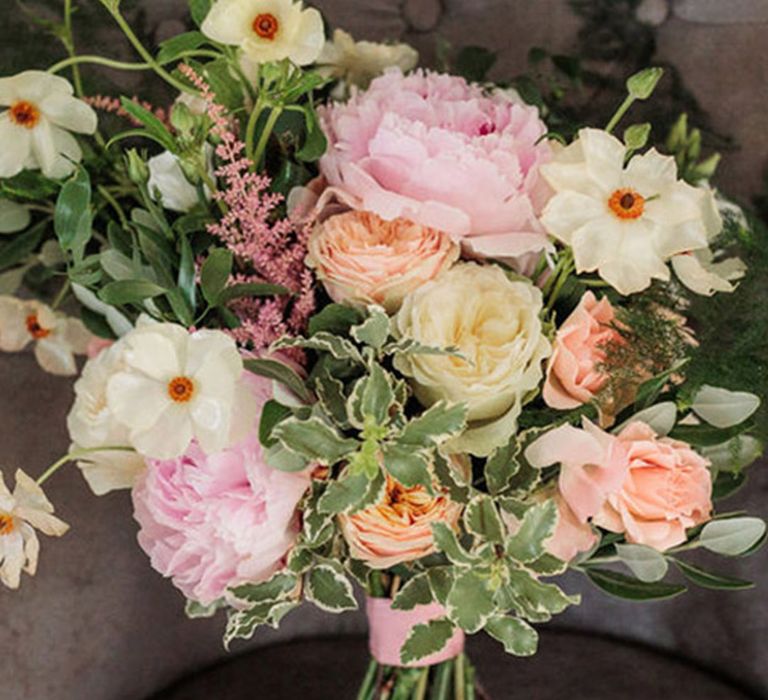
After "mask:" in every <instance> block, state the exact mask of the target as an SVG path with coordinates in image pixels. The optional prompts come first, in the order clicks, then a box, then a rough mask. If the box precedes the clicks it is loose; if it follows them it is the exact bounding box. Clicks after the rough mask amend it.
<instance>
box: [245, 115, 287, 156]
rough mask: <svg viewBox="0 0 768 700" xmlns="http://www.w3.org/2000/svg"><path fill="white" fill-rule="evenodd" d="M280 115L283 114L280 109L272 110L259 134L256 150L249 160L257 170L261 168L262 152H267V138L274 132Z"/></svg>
mask: <svg viewBox="0 0 768 700" xmlns="http://www.w3.org/2000/svg"><path fill="white" fill-rule="evenodd" d="M282 113H283V108H282V107H277V106H276V107H273V108H272V111H271V112H270V113H269V118H268V119H267V123H266V124H265V125H264V130H263V131H262V132H261V138H259V143H258V144H257V145H256V150H255V151H254V152H253V155H252V156H250V158H251V160H252V161H253V165H254V167H255V168H256V169H257V170H258V169H259V167H260V166H261V160H262V158H263V157H264V152H265V151H266V150H267V144H268V143H269V137H270V136H271V135H272V132H273V131H274V130H275V124H277V120H278V119H279V118H280V115H281V114H282Z"/></svg>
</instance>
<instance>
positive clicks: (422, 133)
mask: <svg viewBox="0 0 768 700" xmlns="http://www.w3.org/2000/svg"><path fill="white" fill-rule="evenodd" d="M320 114H321V120H322V124H323V128H324V131H325V134H326V136H327V137H328V141H329V147H328V151H327V152H326V154H325V155H324V156H323V158H322V159H321V161H320V170H321V172H322V174H323V175H324V176H325V178H326V180H327V182H328V184H329V185H330V187H331V188H332V189H333V190H334V192H335V193H336V195H337V197H338V199H340V200H342V201H344V203H345V204H347V205H349V206H352V207H353V208H356V209H363V210H367V211H372V212H375V213H376V214H378V215H379V216H381V217H382V218H383V219H387V220H392V219H397V218H403V219H409V220H411V221H414V222H416V223H418V224H421V225H422V226H427V227H431V228H436V229H439V230H441V231H445V232H446V233H448V234H449V235H450V236H451V237H452V238H454V240H457V241H458V240H461V242H462V244H463V245H464V246H465V248H466V249H467V250H468V251H469V252H471V253H474V254H476V255H479V256H484V257H493V258H512V257H517V256H519V255H523V254H525V253H530V252H532V251H541V250H544V249H545V248H547V247H548V245H549V244H548V243H547V238H546V236H545V235H544V232H543V228H542V227H541V225H540V224H539V221H538V214H539V213H540V211H541V209H542V207H543V204H544V203H545V200H546V199H547V197H548V195H549V190H548V188H547V185H546V184H545V183H544V181H543V179H542V178H541V176H540V174H539V166H540V165H541V164H542V163H545V162H547V161H548V160H549V159H550V157H551V149H550V146H549V145H548V143H547V141H546V139H544V140H541V141H540V139H541V137H542V136H543V135H544V134H546V132H547V127H546V125H545V124H544V122H543V121H542V120H541V119H540V117H539V112H538V110H537V109H536V108H535V107H531V106H529V105H527V104H525V103H524V102H522V100H520V99H519V98H518V97H517V96H515V95H511V94H509V93H505V92H502V91H496V92H493V93H488V92H487V91H486V90H484V89H483V88H482V87H480V86H479V85H472V84H469V83H467V82H466V81H465V80H464V79H463V78H459V77H455V76H451V75H440V74H438V73H432V72H429V71H427V72H425V71H416V72H414V73H411V74H409V75H407V76H404V75H403V74H402V73H401V72H400V71H399V70H397V69H393V70H390V71H388V72H387V73H385V74H384V75H383V76H381V77H379V78H376V79H375V80H374V81H373V82H372V83H371V85H370V87H369V88H368V90H366V91H364V92H359V93H356V94H355V95H353V96H352V98H351V99H350V100H349V102H347V103H345V104H341V103H336V104H331V105H330V106H327V107H323V108H321V110H320Z"/></svg>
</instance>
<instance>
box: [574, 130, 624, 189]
mask: <svg viewBox="0 0 768 700" xmlns="http://www.w3.org/2000/svg"><path fill="white" fill-rule="evenodd" d="M579 141H581V143H582V149H583V151H584V159H585V161H586V166H587V174H588V176H589V177H590V178H591V179H592V180H593V181H594V182H596V183H597V184H598V185H599V186H600V188H601V189H602V191H603V192H604V193H605V194H608V195H610V194H611V193H612V192H613V191H614V190H615V189H616V183H618V182H620V181H621V176H622V170H623V168H624V156H625V155H626V152H627V151H626V148H625V146H624V144H623V143H622V142H621V141H619V139H617V138H616V137H615V136H611V135H610V134H609V133H608V132H606V131H603V130H602V129H582V130H581V131H579Z"/></svg>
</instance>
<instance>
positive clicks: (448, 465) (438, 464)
mask: <svg viewBox="0 0 768 700" xmlns="http://www.w3.org/2000/svg"><path fill="white" fill-rule="evenodd" d="M432 471H433V472H434V475H435V478H436V479H437V483H438V485H439V486H440V487H441V488H443V489H446V490H447V491H448V495H449V496H450V498H451V500H452V501H455V502H456V503H466V502H467V501H468V500H469V486H468V485H467V484H466V483H465V482H464V480H463V479H462V477H461V476H460V475H459V474H458V472H457V468H456V466H455V464H454V463H453V462H452V461H450V460H448V459H446V458H445V457H443V456H442V455H441V454H440V453H439V452H437V451H435V452H434V453H433V454H432Z"/></svg>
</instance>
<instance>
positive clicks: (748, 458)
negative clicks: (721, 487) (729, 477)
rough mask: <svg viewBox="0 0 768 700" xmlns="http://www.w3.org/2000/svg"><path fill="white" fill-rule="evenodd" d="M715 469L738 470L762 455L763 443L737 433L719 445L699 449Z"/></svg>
mask: <svg viewBox="0 0 768 700" xmlns="http://www.w3.org/2000/svg"><path fill="white" fill-rule="evenodd" d="M699 451H700V452H701V455H702V457H705V458H706V459H708V460H709V461H710V462H712V467H713V469H716V470H717V471H727V472H740V471H741V470H742V469H745V468H746V467H748V466H749V465H750V464H753V463H754V462H756V461H757V460H758V459H760V457H762V455H763V451H764V447H763V443H762V442H760V440H758V439H757V438H754V437H752V436H751V435H737V436H736V437H734V438H731V439H730V440H728V441H727V442H724V443H721V444H720V445H712V446H710V447H704V448H701V449H700V450H699Z"/></svg>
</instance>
